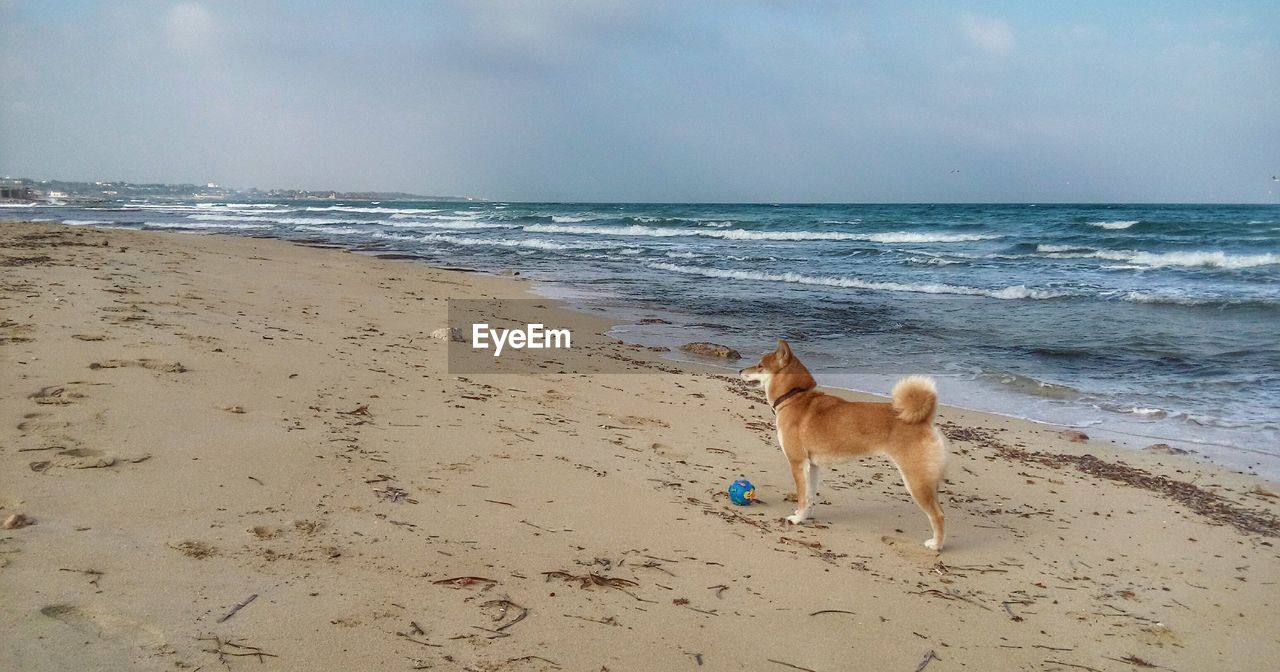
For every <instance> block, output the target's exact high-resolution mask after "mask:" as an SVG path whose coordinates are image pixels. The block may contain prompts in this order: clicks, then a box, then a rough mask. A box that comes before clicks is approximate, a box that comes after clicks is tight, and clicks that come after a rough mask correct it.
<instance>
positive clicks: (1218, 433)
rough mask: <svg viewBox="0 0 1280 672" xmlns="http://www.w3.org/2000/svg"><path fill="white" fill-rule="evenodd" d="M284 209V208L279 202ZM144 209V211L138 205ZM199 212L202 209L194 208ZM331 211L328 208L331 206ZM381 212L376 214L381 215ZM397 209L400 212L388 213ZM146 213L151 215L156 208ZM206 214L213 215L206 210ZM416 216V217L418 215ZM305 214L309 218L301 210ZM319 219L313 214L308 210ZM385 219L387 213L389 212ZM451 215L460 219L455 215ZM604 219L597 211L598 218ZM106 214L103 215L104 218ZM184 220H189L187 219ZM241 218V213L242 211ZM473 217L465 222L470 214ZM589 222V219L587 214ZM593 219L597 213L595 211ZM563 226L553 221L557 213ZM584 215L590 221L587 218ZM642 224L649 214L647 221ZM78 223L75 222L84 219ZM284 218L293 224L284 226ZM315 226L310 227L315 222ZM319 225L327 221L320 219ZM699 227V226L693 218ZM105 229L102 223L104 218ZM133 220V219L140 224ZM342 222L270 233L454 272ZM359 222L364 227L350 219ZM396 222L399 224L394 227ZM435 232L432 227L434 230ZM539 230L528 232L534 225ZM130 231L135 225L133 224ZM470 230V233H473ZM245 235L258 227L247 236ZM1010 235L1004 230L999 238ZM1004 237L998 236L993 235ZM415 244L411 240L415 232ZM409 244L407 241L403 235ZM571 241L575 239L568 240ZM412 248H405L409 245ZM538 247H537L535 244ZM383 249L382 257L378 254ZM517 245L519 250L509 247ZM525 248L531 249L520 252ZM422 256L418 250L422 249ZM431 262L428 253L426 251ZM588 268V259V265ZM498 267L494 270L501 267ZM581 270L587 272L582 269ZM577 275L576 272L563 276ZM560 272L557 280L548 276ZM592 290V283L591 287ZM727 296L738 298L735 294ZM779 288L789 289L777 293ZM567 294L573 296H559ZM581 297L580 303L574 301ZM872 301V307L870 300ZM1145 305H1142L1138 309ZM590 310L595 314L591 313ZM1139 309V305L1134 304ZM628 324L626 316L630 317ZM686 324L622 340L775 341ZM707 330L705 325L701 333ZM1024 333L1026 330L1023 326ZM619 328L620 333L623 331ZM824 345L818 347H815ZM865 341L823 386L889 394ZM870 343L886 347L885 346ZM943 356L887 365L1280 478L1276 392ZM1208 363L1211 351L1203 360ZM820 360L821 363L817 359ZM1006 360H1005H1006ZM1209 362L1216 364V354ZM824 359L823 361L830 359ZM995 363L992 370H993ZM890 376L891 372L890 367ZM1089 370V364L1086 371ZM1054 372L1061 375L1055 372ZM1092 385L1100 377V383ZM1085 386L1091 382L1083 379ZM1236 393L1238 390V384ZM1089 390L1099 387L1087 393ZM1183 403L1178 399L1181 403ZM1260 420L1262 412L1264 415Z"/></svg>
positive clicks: (833, 356) (997, 409) (958, 392)
mask: <svg viewBox="0 0 1280 672" xmlns="http://www.w3.org/2000/svg"><path fill="white" fill-rule="evenodd" d="M204 205H209V206H210V208H216V207H217V206H218V205H219V204H217V203H211V204H204ZM277 205H281V207H284V206H283V204H277ZM139 207H147V206H139ZM197 207H200V205H197ZM344 207H347V206H338V207H337V209H339V210H342V209H344ZM302 209H303V210H308V211H309V210H312V209H313V208H309V207H307V208H302ZM328 209H329V208H327V207H326V208H321V210H328ZM347 209H350V210H352V211H358V212H366V211H367V212H372V210H370V209H368V208H347ZM377 209H378V208H373V210H377ZM391 210H393V211H394V209H391ZM147 212H150V211H149V210H148V211H147ZM208 212H213V210H212V209H211V210H209V211H208ZM208 212H206V213H205V215H192V216H196V217H203V216H209V217H216V218H223V219H226V218H227V217H226V216H225V215H221V214H213V215H209V214H208ZM405 212H406V211H397V212H395V214H392V215H391V217H393V218H395V217H402V216H407V215H405V214H404V213H405ZM415 212H416V211H415ZM424 212H437V211H436V210H427V211H424ZM261 214H262V213H259V212H257V211H256V210H255V211H253V212H252V213H251V214H250V215H247V216H244V217H243V219H244V220H245V221H242V222H234V223H228V222H223V221H215V222H212V223H210V222H204V221H201V222H200V223H198V224H195V223H192V222H187V221H170V222H168V223H167V224H166V223H155V225H156V226H159V227H162V228H165V227H168V228H173V227H177V228H178V229H179V230H183V231H192V232H196V231H197V230H198V231H199V232H201V233H206V232H207V233H226V232H227V231H234V232H235V234H236V235H240V234H243V235H254V234H255V232H260V231H263V230H265V229H269V228H271V226H272V225H271V224H270V223H269V222H262V221H258V219H259V216H260V215H261ZM304 214H306V213H304ZM310 214H315V213H310ZM383 214H386V213H383ZM454 214H460V211H459V212H455V213H454ZM595 214H598V213H595ZM104 216H105V215H104ZM184 216H185V215H184ZM237 216H238V215H237ZM470 216H471V215H466V216H465V217H470ZM583 216H584V217H585V216H586V215H583ZM593 216H594V215H593ZM551 219H553V220H557V219H558V218H556V217H551ZM564 219H565V220H566V221H578V220H579V219H581V217H567V218H564ZM587 219H590V218H589V217H588V218H587ZM641 219H643V218H641ZM77 221H78V220H77ZM281 221H286V220H281ZM308 221H311V220H310V219H309V220H308ZM315 221H320V220H315ZM691 221H692V220H691ZM79 223H83V224H91V223H93V222H91V221H89V220H84V221H79ZM99 223H100V222H99ZM135 223H136V222H135ZM339 223H340V224H344V226H336V227H334V229H333V231H334V233H333V234H332V235H330V234H324V233H322V232H321V231H320V229H319V227H306V226H303V227H299V229H298V230H294V231H288V232H280V233H273V234H271V236H270V237H275V238H281V239H285V240H298V241H307V242H306V243H304V244H317V245H324V246H329V245H332V246H336V247H339V248H343V249H349V250H353V251H360V252H361V253H368V254H373V255H376V256H383V257H399V256H401V255H404V256H406V257H412V256H418V257H421V258H422V260H423V261H424V263H427V264H429V265H433V266H434V267H449V263H447V261H446V260H444V259H442V258H441V257H439V256H432V255H431V254H430V253H428V252H422V253H421V254H420V253H419V252H407V251H405V250H408V249H409V248H411V247H413V246H412V245H408V244H404V243H401V242H395V241H392V240H388V238H396V239H400V238H403V237H402V236H400V235H399V234H395V233H393V232H386V235H381V234H379V233H376V232H375V233H374V234H373V235H374V236H375V237H377V239H376V240H364V242H356V241H355V240H353V239H348V238H346V237H345V234H349V233H355V230H354V229H350V228H348V227H346V226H345V224H347V223H346V222H345V221H344V222H339ZM352 224H358V223H356V222H352ZM392 225H393V226H395V225H396V224H394V223H392ZM151 226H152V223H151V222H147V223H145V228H144V230H148V229H151ZM429 226H434V224H432V225H429ZM539 226H543V225H542V224H539V225H537V226H533V227H529V228H531V229H537V228H538V227H539ZM205 227H225V228H217V229H210V230H208V231H205ZM126 228H132V227H126ZM467 228H468V227H463V231H466V230H467ZM551 228H556V227H554V226H552V227H551ZM239 229H252V230H245V231H240V230H239ZM302 230H307V231H311V232H313V233H314V234H316V235H318V236H321V237H323V242H317V241H316V240H313V239H310V238H309V237H308V236H309V234H307V233H303V232H302ZM427 231H428V233H427V234H426V235H427V236H428V237H430V236H436V235H438V232H436V231H435V229H433V228H428V229H427ZM1001 235H1003V234H1001ZM443 237H444V238H448V239H449V240H453V238H451V237H450V236H443ZM995 237H1000V236H995ZM408 238H412V234H410V235H409V237H408ZM406 239H407V238H406ZM513 242H514V243H519V244H524V242H529V243H531V244H532V243H534V242H536V243H538V244H539V245H542V244H544V243H546V244H553V243H550V242H548V241H523V242H522V241H518V240H517V241H513ZM569 244H570V245H575V244H577V243H574V242H570V243H569ZM406 245H407V247H406ZM535 247H537V246H535ZM380 248H390V249H382V253H379V249H380ZM398 248H405V249H404V250H401V251H398V252H397V251H395V250H396V249H398ZM504 249H512V248H504ZM519 249H520V250H521V251H527V250H525V249H524V248H519ZM420 252H421V251H420ZM424 254H425V255H426V256H423V255H424ZM486 259H487V263H486V262H484V261H480V260H477V259H471V261H473V262H475V263H474V264H472V265H473V266H474V267H475V268H476V269H480V270H482V271H483V270H487V272H495V271H497V270H498V269H499V268H505V267H507V266H508V265H509V264H511V263H513V262H512V261H510V260H501V261H496V262H495V261H494V259H492V258H486ZM515 259H516V261H515V262H514V263H518V264H521V265H522V268H524V270H526V272H532V273H534V275H535V276H536V277H538V281H539V282H543V283H548V284H550V285H555V287H556V289H555V290H554V291H551V292H547V293H545V294H549V295H550V296H552V298H562V299H564V300H565V301H566V303H568V304H570V306H578V305H582V304H589V303H590V302H591V301H592V296H591V295H589V294H583V293H581V292H577V291H576V288H571V287H570V285H569V284H568V283H567V281H566V280H565V276H564V275H562V274H560V273H558V272H557V271H549V270H548V268H547V267H545V265H542V266H540V265H539V264H538V262H533V261H530V259H529V258H526V257H524V256H517V257H516V258H515ZM520 260H524V261H520ZM584 263H585V264H586V266H584V268H589V267H590V263H589V262H584ZM495 264H496V265H495ZM580 270H581V269H580ZM565 272H566V273H569V275H570V276H572V275H573V273H572V272H571V271H569V270H565ZM550 276H555V277H550ZM585 286H590V285H585ZM725 291H726V292H730V293H732V291H731V289H726V290H725ZM779 291H787V290H782V289H780V290H779ZM565 292H569V293H570V294H571V295H572V296H561V295H563V294H565ZM592 293H593V294H594V296H598V297H600V299H601V300H603V301H604V302H605V303H606V304H607V306H608V314H611V315H614V316H617V315H625V314H626V313H627V312H629V311H630V310H631V308H632V307H633V304H636V302H637V301H639V303H640V304H643V303H644V301H643V300H638V299H636V298H635V297H631V298H628V297H627V295H626V293H625V292H623V293H622V294H616V293H611V292H600V291H599V290H598V288H596V287H592ZM575 297H576V298H575ZM872 303H874V301H873V302H872ZM1135 305H1141V304H1135ZM649 308H651V309H653V310H655V311H662V310H663V307H662V306H649ZM586 310H588V311H590V310H593V308H590V307H589V308H586ZM1135 310H1137V308H1135ZM623 319H625V318H623ZM679 321H680V322H682V323H683V324H681V325H680V326H681V327H683V328H687V330H688V332H689V333H687V334H676V335H674V336H673V335H671V334H670V333H668V334H666V335H661V334H660V332H661V331H662V327H652V326H650V327H632V328H631V329H630V331H631V333H632V336H630V337H626V336H624V340H627V341H628V342H636V343H640V344H642V345H664V346H667V347H671V348H675V347H677V346H678V345H681V344H683V343H685V342H688V341H692V340H699V341H701V340H710V341H715V342H724V343H726V344H728V345H730V346H733V347H736V348H738V349H739V350H740V351H742V352H744V353H745V352H747V350H751V349H761V348H763V349H767V347H768V346H769V345H771V343H772V341H767V342H766V343H758V342H755V341H758V340H759V339H758V338H756V337H758V336H760V333H758V332H757V331H753V330H752V329H751V328H747V327H745V326H744V325H741V324H740V325H738V327H741V329H737V328H733V329H730V328H727V327H724V326H723V325H718V326H717V325H711V324H706V325H702V322H703V319H702V318H700V317H699V316H698V315H696V314H684V315H682V318H681V319H680V320H679ZM1035 324H1047V322H1037V323H1035ZM700 325H702V326H705V327H706V328H700ZM1022 326H1023V327H1027V326H1029V325H1027V324H1024V325H1022ZM1032 326H1033V325H1032ZM619 332H621V329H619ZM747 332H750V333H752V334H754V336H752V337H746V334H747ZM1017 332H1018V330H1017V329H1013V330H1012V332H1011V333H1017ZM648 334H658V337H657V338H656V339H655V338H650V337H649V335H648ZM815 345H817V344H815ZM859 345H861V343H858V342H850V343H847V344H838V345H837V346H836V347H834V349H833V348H830V347H828V348H821V347H820V348H818V349H817V350H816V351H813V352H811V353H810V360H809V361H810V362H811V363H812V364H814V369H815V373H816V374H817V375H818V376H819V378H820V379H823V380H824V382H827V384H828V385H831V386H833V387H837V388H842V389H850V390H855V391H857V390H865V391H869V392H871V393H877V394H878V393H880V391H881V389H882V388H883V389H888V387H889V386H890V385H891V381H889V382H886V381H885V380H883V379H884V378H885V376H883V375H881V374H880V373H879V369H877V371H876V372H867V371H862V372H861V373H845V371H848V370H854V371H860V370H861V369H859V368H858V365H857V364H856V363H850V362H849V361H848V359H847V358H846V357H844V356H843V353H847V352H850V351H853V350H854V349H855V346H859ZM957 345H959V347H960V350H963V349H964V346H963V344H957ZM872 347H888V346H886V345H885V344H883V343H882V344H880V345H879V346H872ZM933 352H936V353H952V354H953V355H955V356H953V357H950V358H940V357H938V356H933V357H925V359H933V360H938V361H932V362H929V363H925V364H924V365H920V363H918V362H917V363H916V364H910V363H907V362H908V360H909V359H911V358H912V356H911V355H909V354H907V355H904V354H903V353H899V356H892V357H890V358H889V359H888V360H886V361H887V362H888V363H889V364H892V363H893V362H903V363H904V365H905V367H906V368H904V370H903V371H902V373H903V374H904V375H905V373H907V372H908V371H907V369H911V370H913V371H914V370H923V371H929V372H931V373H933V374H934V375H935V377H936V378H938V379H939V380H940V382H941V384H942V387H943V392H944V394H943V397H944V399H947V398H951V399H965V400H969V401H970V402H972V403H969V404H967V406H971V407H973V408H974V410H981V411H985V412H990V413H997V414H1005V415H1009V416H1012V417H1018V418H1025V419H1028V420H1031V421H1034V422H1040V423H1046V424H1050V425H1055V426H1062V427H1071V428H1077V429H1081V430H1086V431H1088V432H1092V434H1094V435H1095V436H1099V437H1105V438H1106V439H1108V440H1110V441H1112V442H1113V443H1116V444H1118V445H1122V446H1125V447H1128V448H1132V449H1142V448H1145V447H1147V446H1149V445H1152V444H1155V443H1164V444H1169V445H1171V446H1173V447H1174V448H1176V449H1182V450H1188V451H1191V452H1192V453H1194V454H1197V455H1199V456H1201V457H1202V458H1204V459H1208V460H1210V461H1212V462H1215V463H1217V464H1221V465H1223V466H1226V467H1228V468H1231V469H1235V470H1238V471H1240V472H1242V473H1256V474H1260V475H1262V476H1264V477H1266V478H1269V479H1272V480H1280V454H1275V453H1274V452H1268V451H1266V450H1257V449H1254V448H1251V447H1250V446H1254V445H1259V444H1261V445H1266V446H1271V445H1275V444H1276V442H1277V441H1280V434H1277V429H1276V428H1275V426H1274V423H1272V422H1270V421H1269V416H1268V415H1267V414H1266V412H1265V409H1260V408H1256V407H1255V406H1257V405H1258V404H1261V403H1262V402H1263V400H1265V399H1270V398H1272V397H1270V396H1266V395H1264V396H1257V395H1246V398H1247V399H1248V400H1250V401H1248V404H1252V405H1250V406H1248V409H1249V410H1248V411H1247V412H1245V414H1244V415H1243V416H1241V415H1239V414H1238V413H1235V412H1232V411H1229V410H1228V409H1231V408H1235V407H1236V406H1237V404H1240V403H1244V402H1242V400H1241V398H1240V396H1239V395H1240V394H1241V393H1242V391H1241V390H1234V391H1231V390H1222V389H1220V390H1218V392H1217V393H1215V394H1214V395H1209V396H1203V397H1197V396H1194V395H1192V396H1191V397H1190V398H1191V399H1195V400H1196V401H1188V396H1187V395H1184V394H1180V393H1176V392H1175V393H1174V394H1169V393H1168V391H1170V390H1174V391H1176V390H1178V389H1180V387H1181V386H1184V385H1185V386H1188V387H1189V388H1194V386H1195V385H1196V384H1197V383H1196V381H1195V380H1194V379H1190V378H1189V379H1180V378H1178V379H1174V380H1167V379H1159V380H1155V379H1152V380H1148V381H1147V383H1146V384H1144V385H1141V386H1140V387H1142V389H1141V390H1138V389H1137V386H1135V385H1125V386H1122V387H1124V388H1125V389H1126V390H1127V392H1125V393H1123V394H1121V393H1119V392H1115V391H1107V390H1105V389H1104V388H1105V387H1106V385H1105V384H1103V387H1102V388H1099V387H1097V385H1093V386H1090V385H1089V384H1084V385H1083V386H1082V387H1079V388H1078V389H1077V388H1075V387H1073V385H1074V383H1073V382H1072V380H1071V375H1070V374H1067V375H1065V377H1064V375H1063V372H1062V371H1061V370H1059V369H1054V368H1053V367H1052V366H1048V365H1046V367H1041V368H1037V371H1035V372H1027V371H1025V370H1023V369H1022V367H1021V366H1019V365H1018V364H1016V363H1014V362H1011V361H1004V362H1003V364H1001V363H999V362H991V361H988V362H986V363H985V364H983V365H981V366H977V367H976V368H975V367H973V366H965V364H964V362H966V361H968V360H967V359H966V358H965V357H964V356H963V354H961V353H960V351H952V350H950V349H948V348H941V349H935V350H933ZM1205 356H1206V357H1208V355H1205ZM814 358H818V359H820V360H823V361H818V362H814V361H813V360H814ZM1005 359H1006V360H1008V358H1005ZM1210 359H1211V358H1210ZM824 361H825V362H826V364H824V363H823V362H824ZM1192 361H1198V362H1200V363H1201V364H1203V365H1204V366H1210V367H1211V366H1212V362H1211V361H1210V360H1208V359H1195V360H1192ZM992 366H994V368H992ZM887 368H888V370H893V369H892V367H891V366H888V367H887ZM1085 370H1091V369H1089V366H1087V365H1086V366H1085ZM1052 371H1057V374H1056V375H1055V374H1054V373H1052ZM1096 374H1097V372H1096V371H1094V373H1090V374H1087V375H1086V376H1085V377H1086V378H1089V377H1090V376H1094V377H1095V378H1096ZM832 376H834V377H835V378H836V380H834V381H829V382H828V381H827V379H828V378H830V377H832ZM1094 382H1095V383H1097V382H1098V381H1097V380H1095V381H1094ZM1086 383H1087V381H1086ZM1233 389H1234V388H1233ZM1082 390H1092V391H1091V392H1086V391H1082ZM1178 399H1181V401H1177V400H1178ZM1260 412H1261V413H1262V415H1259V413H1260Z"/></svg>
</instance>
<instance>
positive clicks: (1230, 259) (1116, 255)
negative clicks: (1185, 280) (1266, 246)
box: [1086, 250, 1280, 269]
mask: <svg viewBox="0 0 1280 672" xmlns="http://www.w3.org/2000/svg"><path fill="white" fill-rule="evenodd" d="M1086 256H1089V257H1093V258H1097V259H1107V260H1108V261H1122V262H1128V263H1131V264H1138V265H1141V266H1151V267H1163V266H1185V267H1205V268H1228V269H1240V268H1255V267H1258V266H1272V265H1275V264H1280V254H1273V253H1266V254H1227V253H1226V252H1221V251H1213V252H1201V251H1198V252H1160V253H1157V252H1138V251H1135V250H1118V251H1111V250H1097V251H1094V252H1093V253H1091V254H1088V255H1086Z"/></svg>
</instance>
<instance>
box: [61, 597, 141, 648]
mask: <svg viewBox="0 0 1280 672" xmlns="http://www.w3.org/2000/svg"><path fill="white" fill-rule="evenodd" d="M40 613H41V614H44V615H45V616H48V617H49V618H52V619H53V620H55V621H60V622H62V623H65V624H67V625H68V626H70V627H71V628H72V629H74V630H75V631H77V632H79V633H81V634H83V635H88V636H91V637H97V638H99V639H104V640H109V641H112V642H119V643H123V644H131V645H133V646H137V647H141V648H148V649H150V648H157V647H160V646H163V645H164V643H165V638H164V634H163V633H161V632H160V631H159V630H157V629H156V628H154V627H151V626H149V625H147V624H145V623H140V622H138V621H135V620H132V619H129V618H126V617H124V616H120V615H118V614H111V613H107V612H104V611H97V610H93V609H87V608H84V607H78V606H76V605H74V604H54V605H50V606H47V607H45V608H43V609H41V610H40Z"/></svg>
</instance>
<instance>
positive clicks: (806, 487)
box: [787, 460, 817, 525]
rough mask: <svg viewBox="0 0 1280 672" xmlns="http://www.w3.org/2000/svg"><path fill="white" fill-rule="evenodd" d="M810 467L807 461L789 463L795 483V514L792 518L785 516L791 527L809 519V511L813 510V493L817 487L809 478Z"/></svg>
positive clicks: (811, 472)
mask: <svg viewBox="0 0 1280 672" xmlns="http://www.w3.org/2000/svg"><path fill="white" fill-rule="evenodd" d="M810 466H811V465H810V462H809V460H801V461H799V462H795V461H793V462H792V463H791V477H792V478H794V479H795V481H796V513H795V515H794V516H787V522H788V523H791V524H793V525H799V524H800V523H803V522H804V521H805V519H807V518H808V517H809V511H810V510H811V509H812V508H813V500H814V495H813V493H814V491H815V490H816V489H817V485H816V484H815V483H813V479H811V478H810V475H811V474H813V471H812V470H811V469H810Z"/></svg>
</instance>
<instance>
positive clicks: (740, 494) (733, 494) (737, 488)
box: [729, 478, 756, 506]
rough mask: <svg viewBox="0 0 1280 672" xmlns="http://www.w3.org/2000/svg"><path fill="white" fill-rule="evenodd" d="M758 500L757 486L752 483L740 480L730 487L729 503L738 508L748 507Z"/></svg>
mask: <svg viewBox="0 0 1280 672" xmlns="http://www.w3.org/2000/svg"><path fill="white" fill-rule="evenodd" d="M755 498H756V486H754V485H751V481H748V480H747V479H745V478H739V479H738V480H736V481H734V482H733V484H732V485H730V486H729V501H731V502H733V503H734V504H737V505H738V506H747V505H749V504H751V502H752V501H754V500H755Z"/></svg>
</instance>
